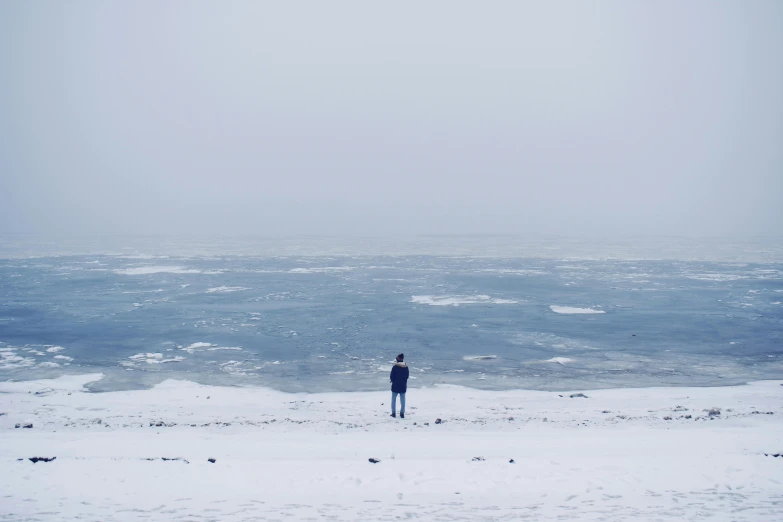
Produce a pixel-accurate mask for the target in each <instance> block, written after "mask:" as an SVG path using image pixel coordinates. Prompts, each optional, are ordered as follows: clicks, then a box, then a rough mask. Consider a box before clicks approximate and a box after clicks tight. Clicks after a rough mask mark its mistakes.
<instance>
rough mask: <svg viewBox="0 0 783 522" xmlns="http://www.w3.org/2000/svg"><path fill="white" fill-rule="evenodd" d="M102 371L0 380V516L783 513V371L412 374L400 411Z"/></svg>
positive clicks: (763, 516)
mask: <svg viewBox="0 0 783 522" xmlns="http://www.w3.org/2000/svg"><path fill="white" fill-rule="evenodd" d="M98 378H100V375H99V374H98V375H88V376H78V377H65V378H61V379H57V380H52V381H37V382H24V383H0V413H1V414H2V415H0V466H1V469H2V472H0V519H2V520H72V519H79V520H95V521H111V520H123V521H124V520H194V521H195V520H197V521H201V520H216V521H217V520H219V521H225V520H228V521H231V520H321V519H327V520H328V519H333V520H362V521H366V520H397V519H408V518H410V519H420V520H535V521H541V520H605V521H620V520H629V519H632V518H633V519H634V520H644V521H653V520H678V521H680V520H696V519H698V520H702V519H705V518H706V519H709V520H717V521H721V520H726V521H742V520H753V521H772V520H783V457H773V456H772V454H779V453H781V452H783V407H782V406H783V400H782V399H783V382H781V381H774V382H773V381H765V382H758V383H752V384H750V385H746V386H739V387H723V388H659V389H650V388H646V389H615V390H604V391H590V392H585V395H587V397H586V398H584V397H573V398H572V397H571V396H570V395H571V393H551V392H532V391H506V392H490V391H476V390H471V389H466V388H457V387H438V388H432V389H412V390H410V392H409V394H408V412H407V415H406V417H407V418H406V419H404V420H402V419H392V418H390V417H389V414H388V412H387V410H388V407H389V400H390V397H389V394H387V393H347V394H311V395H304V394H297V395H289V394H284V393H279V392H275V391H271V390H267V389H259V388H219V387H206V386H201V385H197V384H193V383H188V382H180V381H167V382H165V383H163V384H161V385H159V386H157V387H156V388H154V389H152V390H147V391H133V392H112V393H100V394H97V393H85V392H83V391H82V386H83V385H84V384H85V383H87V382H90V381H92V380H95V379H98ZM577 392H578V390H577ZM573 393H576V392H573ZM713 408H719V409H720V413H718V410H713V411H712V414H711V415H710V413H709V410H710V409H713ZM436 419H441V420H442V422H441V423H436ZM17 423H18V424H21V425H24V424H25V423H31V424H33V427H32V428H24V427H20V428H15V427H14V426H15V425H16V424H17ZM765 453H766V454H769V456H765ZM30 457H57V458H56V460H54V461H51V462H38V463H33V462H31V461H30V460H29V458H30ZM164 457H165V458H171V459H181V460H165V461H164V460H162V458H164ZM209 458H213V459H215V463H211V462H208V460H207V459H209ZM370 458H374V459H378V460H380V462H378V463H376V464H373V463H370V462H369V460H368V459H370ZM510 459H513V460H514V462H513V463H511V462H509V461H510Z"/></svg>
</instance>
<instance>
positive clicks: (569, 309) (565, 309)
mask: <svg viewBox="0 0 783 522" xmlns="http://www.w3.org/2000/svg"><path fill="white" fill-rule="evenodd" d="M549 309H550V310H552V311H553V312H555V313H556V314H605V313H606V312H604V311H603V310H596V309H594V308H575V307H573V306H558V305H550V306H549Z"/></svg>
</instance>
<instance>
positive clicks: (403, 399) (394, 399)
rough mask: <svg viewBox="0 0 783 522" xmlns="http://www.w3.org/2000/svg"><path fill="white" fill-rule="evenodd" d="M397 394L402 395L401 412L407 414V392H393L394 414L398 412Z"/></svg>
mask: <svg viewBox="0 0 783 522" xmlns="http://www.w3.org/2000/svg"><path fill="white" fill-rule="evenodd" d="M397 395H399V396H400V413H401V414H403V415H405V394H404V393H397V392H392V415H394V414H396V412H397Z"/></svg>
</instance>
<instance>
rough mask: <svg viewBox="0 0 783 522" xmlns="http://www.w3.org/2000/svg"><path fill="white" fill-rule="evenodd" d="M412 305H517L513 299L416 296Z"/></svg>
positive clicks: (412, 299)
mask: <svg viewBox="0 0 783 522" xmlns="http://www.w3.org/2000/svg"><path fill="white" fill-rule="evenodd" d="M411 303H416V304H424V305H430V306H459V305H465V304H516V303H517V301H514V300H511V299H498V298H494V299H493V298H492V297H490V296H488V295H470V296H468V295H441V296H435V295H414V296H411Z"/></svg>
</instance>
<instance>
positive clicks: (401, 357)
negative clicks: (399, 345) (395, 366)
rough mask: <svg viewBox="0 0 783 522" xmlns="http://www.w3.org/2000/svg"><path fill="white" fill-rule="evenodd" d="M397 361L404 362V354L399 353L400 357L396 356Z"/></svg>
mask: <svg viewBox="0 0 783 522" xmlns="http://www.w3.org/2000/svg"><path fill="white" fill-rule="evenodd" d="M397 360H398V361H399V362H402V361H404V360H405V354H404V353H401V354H400V355H398V356H397Z"/></svg>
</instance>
